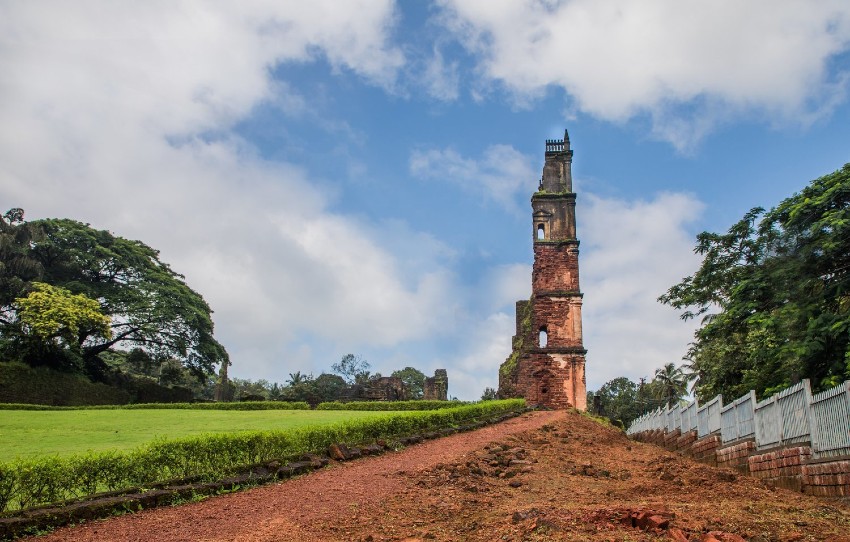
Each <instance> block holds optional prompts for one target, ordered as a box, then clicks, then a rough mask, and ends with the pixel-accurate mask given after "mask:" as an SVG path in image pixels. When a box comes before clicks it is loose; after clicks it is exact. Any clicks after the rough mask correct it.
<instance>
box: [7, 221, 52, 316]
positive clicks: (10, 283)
mask: <svg viewBox="0 0 850 542" xmlns="http://www.w3.org/2000/svg"><path fill="white" fill-rule="evenodd" d="M41 237H42V232H41V229H40V228H39V227H38V226H37V225H35V224H32V223H29V222H25V221H24V210H23V209H19V208H14V209H9V211H7V212H6V213H5V214H4V215H3V216H0V311H2V312H0V324H9V323H10V322H11V321H12V320H13V319H14V318H15V313H14V310H13V307H12V304H13V303H14V302H15V299H17V298H19V297H23V296H25V295H26V293H27V292H26V287H27V284H28V283H29V282H30V281H33V280H38V279H40V278H41V275H42V271H43V269H42V267H41V263H40V262H39V261H38V260H36V259H35V258H33V257H32V256H31V255H30V249H31V247H32V244H33V243H34V242H36V241H38V240H39V239H40V238H41Z"/></svg>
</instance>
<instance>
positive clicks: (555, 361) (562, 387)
mask: <svg viewBox="0 0 850 542" xmlns="http://www.w3.org/2000/svg"><path fill="white" fill-rule="evenodd" d="M572 161H573V151H572V150H570V137H569V134H568V133H567V132H566V130H565V131H564V139H563V141H560V140H547V141H546V161H545V163H544V165H543V178H542V179H540V186H539V188H538V190H537V192H535V193H534V195H532V196H531V210H532V215H531V216H532V226H533V238H534V268H533V271H532V275H531V299H530V300H529V301H517V304H516V335H514V338H513V352H512V353H511V355H510V357H508V359H507V360H506V361H505V363H503V364H502V366H501V367H500V369H499V395H500V396H501V397H525V399H526V401H528V403H529V404H532V405H540V406H546V407H550V408H577V409H579V410H585V409H586V408H587V391H586V384H585V377H584V363H585V359H584V356H585V354H586V353H587V350H585V349H584V346H583V345H582V339H581V300H582V294H581V292H580V291H579V284H578V239H576V215H575V208H576V195H575V193H574V192H573V178H572Z"/></svg>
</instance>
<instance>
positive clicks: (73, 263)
mask: <svg viewBox="0 0 850 542" xmlns="http://www.w3.org/2000/svg"><path fill="white" fill-rule="evenodd" d="M29 226H30V227H32V228H35V229H37V231H38V232H39V235H38V236H37V237H35V236H33V237H31V238H29V239H28V241H27V243H26V244H25V245H24V246H23V248H22V250H23V254H24V255H25V256H26V257H27V258H28V259H29V260H30V261H32V262H35V264H36V265H37V267H38V270H39V277H38V278H39V279H40V280H41V281H43V282H45V283H48V284H51V285H53V286H56V287H59V288H62V289H64V290H67V291H69V292H70V293H72V294H75V295H76V294H80V295H83V296H85V297H87V298H89V299H93V300H97V302H98V303H99V306H100V312H101V313H102V314H104V315H105V316H107V317H108V318H109V320H110V326H109V328H110V329H109V333H101V332H99V331H98V330H95V329H91V330H88V329H81V330H80V332H79V333H78V334H77V336H76V337H75V342H76V344H75V347H76V348H78V349H79V351H80V354H81V357H82V360H83V364H84V366H85V367H86V368H88V369H92V367H95V366H98V365H99V364H101V362H100V359H99V357H98V356H99V354H101V353H103V352H106V351H107V350H109V349H111V348H113V347H122V348H134V347H135V348H140V349H142V350H144V351H145V352H147V353H148V354H150V355H151V356H153V357H154V358H155V359H160V360H165V359H169V358H174V359H177V360H179V361H180V362H181V363H182V364H183V365H184V366H185V367H186V368H187V369H189V370H190V371H191V372H192V373H193V374H195V375H196V376H197V377H199V378H201V377H204V376H206V375H209V374H211V373H212V371H213V368H214V366H215V365H218V364H226V363H228V357H227V352H226V351H225V349H224V347H223V346H222V345H221V344H219V343H218V341H216V340H215V338H214V337H213V323H212V320H211V318H210V314H211V312H212V311H211V310H210V307H209V305H207V303H206V301H204V299H203V298H202V297H201V295H200V294H198V293H197V292H195V291H194V290H192V289H191V288H190V287H189V286H188V285H187V284H186V282H185V281H184V278H183V276H182V275H179V274H178V273H175V272H174V271H173V270H172V269H171V268H170V267H169V266H168V264H166V263H164V262H162V261H161V260H160V259H159V253H158V252H157V251H156V250H154V249H152V248H151V247H149V246H147V245H145V244H144V243H142V242H141V241H131V240H127V239H124V238H122V237H119V236H115V235H113V234H112V233H110V232H108V231H103V230H96V229H94V228H91V227H90V226H88V225H86V224H82V223H80V222H77V221H74V220H68V219H48V220H39V221H34V222H31V223H29ZM23 278H25V277H22V279H23ZM17 322H18V323H20V320H19V319H18V320H17ZM6 323H7V324H10V325H13V324H14V322H11V321H7V322H6ZM7 331H8V330H7ZM4 334H5V332H4ZM95 372H96V371H95ZM89 373H90V374H91V373H92V371H91V370H89Z"/></svg>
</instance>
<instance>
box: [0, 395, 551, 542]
mask: <svg viewBox="0 0 850 542" xmlns="http://www.w3.org/2000/svg"><path fill="white" fill-rule="evenodd" d="M532 410H534V409H533V408H530V407H526V408H524V409H521V410H517V411H515V412H510V413H507V414H502V415H501V416H497V417H494V418H490V419H487V420H479V421H476V422H472V423H469V424H466V425H462V426H460V427H458V428H454V427H449V428H446V429H441V430H438V431H430V432H428V433H423V434H421V435H411V436H407V437H401V438H397V439H394V440H391V441H386V440H383V439H379V440H378V441H376V442H375V443H374V444H367V445H365V446H359V447H354V446H352V447H348V446H347V445H345V444H341V443H340V444H333V445H331V446H329V447H328V450H327V453H326V455H317V454H305V455H304V456H302V457H301V459H300V460H298V461H291V462H289V463H284V464H282V463H281V462H280V461H276V460H272V461H268V462H265V463H260V464H256V465H249V466H247V467H245V470H244V471H243V472H242V473H241V474H237V475H235V476H231V477H228V478H225V479H222V480H219V481H216V482H202V481H201V480H200V479H199V478H198V477H194V478H184V479H180V480H171V481H169V482H163V483H158V484H153V485H151V486H150V487H149V488H138V487H136V488H128V489H123V490H119V491H113V492H109V493H99V494H96V495H93V496H91V497H86V498H83V499H79V500H76V501H71V502H68V503H66V504H64V505H61V506H51V505H47V506H40V507H35V508H28V509H26V510H21V511H18V512H14V513H12V514H11V515H5V516H0V540H11V539H14V538H18V537H23V536H29V535H36V534H39V533H40V532H44V531H48V530H52V529H56V528H58V527H63V526H65V525H70V524H74V523H80V522H85V521H92V520H96V519H104V518H108V517H110V516H114V515H118V514H123V513H127V512H138V511H141V510H147V509H150V508H156V507H159V506H168V505H173V504H179V503H181V502H184V501H188V500H191V499H195V498H197V497H208V496H212V495H216V494H220V493H224V492H231V491H236V490H239V489H241V488H243V487H254V486H258V485H263V484H267V483H271V482H275V481H278V480H286V479H289V478H292V477H293V476H298V475H301V474H307V473H309V472H312V471H314V470H317V469H321V468H323V467H325V466H327V465H328V464H329V463H330V462H331V460H333V461H337V462H339V461H349V460H352V459H357V458H360V457H363V456H368V455H379V454H382V453H384V452H386V451H388V450H395V449H398V448H399V447H403V446H410V445H412V444H418V443H420V442H423V441H425V440H432V439H437V438H440V437H446V436H449V435H453V434H455V433H460V432H466V431H474V430H476V429H480V428H482V427H485V426H487V425H492V424H495V423H500V422H503V421H505V420H508V419H510V418H514V417H516V416H520V415H522V414H525V413H527V412H530V411H532Z"/></svg>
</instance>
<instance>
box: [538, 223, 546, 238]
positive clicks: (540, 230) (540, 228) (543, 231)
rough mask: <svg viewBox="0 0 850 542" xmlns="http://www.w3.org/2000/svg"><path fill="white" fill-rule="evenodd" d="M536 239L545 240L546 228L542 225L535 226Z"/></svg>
mask: <svg viewBox="0 0 850 542" xmlns="http://www.w3.org/2000/svg"><path fill="white" fill-rule="evenodd" d="M537 238H538V239H546V228H545V227H544V226H543V224H538V225H537Z"/></svg>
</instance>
